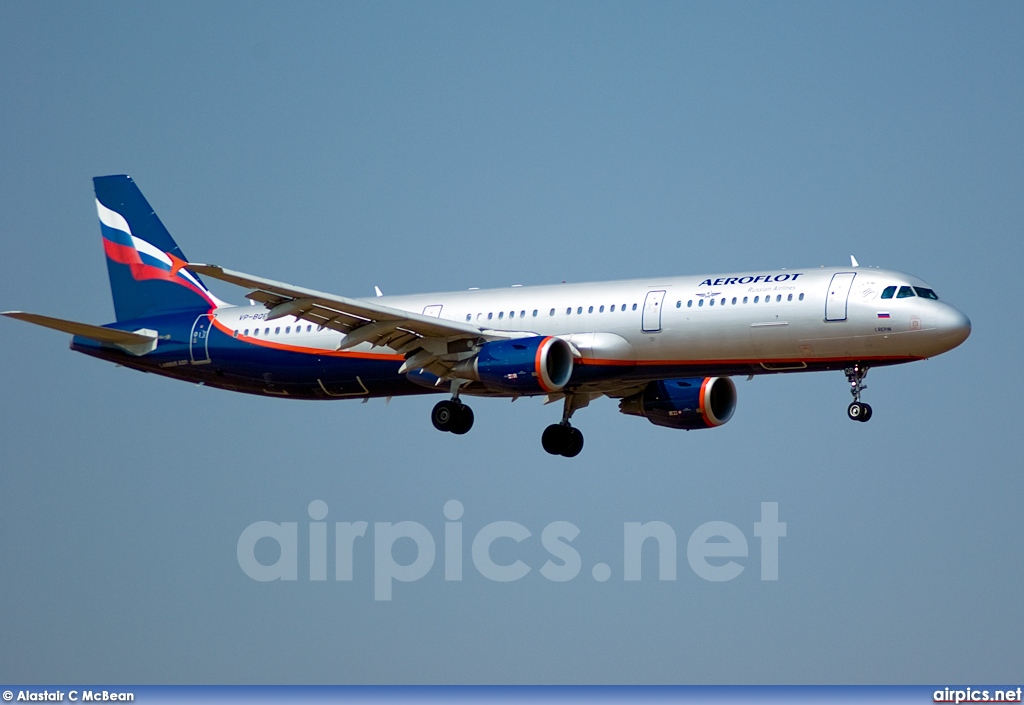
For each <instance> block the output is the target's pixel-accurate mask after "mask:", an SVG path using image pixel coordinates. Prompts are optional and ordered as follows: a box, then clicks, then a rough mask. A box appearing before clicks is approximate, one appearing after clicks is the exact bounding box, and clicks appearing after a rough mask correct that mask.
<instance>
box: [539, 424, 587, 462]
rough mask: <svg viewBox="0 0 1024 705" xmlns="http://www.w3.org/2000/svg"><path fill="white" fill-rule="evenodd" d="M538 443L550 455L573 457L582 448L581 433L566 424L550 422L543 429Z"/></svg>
mask: <svg viewBox="0 0 1024 705" xmlns="http://www.w3.org/2000/svg"><path fill="white" fill-rule="evenodd" d="M540 444H541V445H542V446H544V450H546V451H547V452H548V453H551V455H561V456H564V457H566V458H575V457H576V456H577V455H579V454H580V451H581V450H583V434H582V433H581V432H580V430H579V429H578V428H573V427H572V426H569V425H568V424H560V423H556V424H551V425H550V426H548V427H547V428H546V429H544V434H543V435H542V436H541V437H540Z"/></svg>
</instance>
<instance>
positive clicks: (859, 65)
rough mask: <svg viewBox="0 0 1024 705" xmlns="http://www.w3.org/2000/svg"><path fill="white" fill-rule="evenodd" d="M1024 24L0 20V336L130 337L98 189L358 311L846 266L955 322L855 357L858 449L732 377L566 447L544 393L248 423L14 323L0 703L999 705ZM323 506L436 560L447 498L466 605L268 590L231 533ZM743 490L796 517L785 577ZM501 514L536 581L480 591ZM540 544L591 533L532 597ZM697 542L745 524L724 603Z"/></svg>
mask: <svg viewBox="0 0 1024 705" xmlns="http://www.w3.org/2000/svg"><path fill="white" fill-rule="evenodd" d="M1022 34H1024V9H1022V6H1021V5H1020V4H1019V3H998V2H993V3H984V4H969V3H898V4H893V3H856V4H855V3H849V4H838V3H827V4H823V3H785V4H772V5H769V4H726V5H712V4H681V3H588V4H568V3H557V4H555V3H551V4H539V3H517V4H498V3H488V4H478V3H445V4H432V5H431V4H412V3H408V4H399V3H388V4H369V3H367V4H355V3H348V4H340V3H300V4H288V5H281V4H276V3H220V4H208V3H173V4H155V3H129V2H110V3H78V4H71V3H28V2H8V3H4V4H2V5H0V96H2V100H0V126H2V130H0V163H2V164H3V168H2V169H0V193H2V195H0V203H2V204H3V207H2V208H0V233H2V235H0V262H2V266H3V273H4V276H3V278H2V280H0V308H3V309H23V310H32V311H37V312H40V313H44V314H50V315H56V316H61V317H66V318H72V319H76V320H83V321H89V322H94V323H104V322H107V321H109V320H111V319H112V318H113V308H112V306H111V303H110V296H109V290H108V285H107V280H106V273H105V267H104V261H103V255H102V250H101V247H100V238H99V229H98V226H97V223H96V217H95V210H94V207H93V204H92V193H91V182H90V178H91V177H92V176H94V175H99V174H108V173H129V174H131V175H132V176H133V177H134V178H135V179H136V181H137V182H138V184H139V185H140V187H141V188H142V190H143V192H144V193H145V194H146V195H147V197H148V198H149V200H150V202H151V203H152V205H153V206H154V208H155V209H156V210H157V212H158V213H159V214H160V216H161V217H162V219H163V221H164V223H165V224H166V225H167V227H168V228H169V230H170V231H171V233H172V234H173V235H174V236H175V238H176V239H177V241H178V243H179V244H180V245H181V247H182V249H183V250H184V252H185V253H186V254H187V255H188V256H189V257H190V258H191V259H193V260H197V261H207V262H215V263H218V264H223V265H225V266H230V267H232V268H234V269H240V270H242V271H248V272H252V273H254V274H258V275H263V276H267V277H271V278H274V279H280V280H284V281H289V282H293V283H296V284H300V285H303V286H308V287H311V288H316V289H322V290H326V291H333V292H337V293H340V294H346V295H354V296H367V295H372V293H373V287H374V285H378V286H380V287H381V288H382V289H383V290H384V291H385V292H387V293H411V292H418V291H437V290H446V289H464V288H467V287H471V286H480V287H491V286H506V285H510V284H513V283H517V284H541V283H551V282H557V281H562V280H568V281H587V280H601V279H613V278H630V277H637V276H643V275H645V274H652V275H653V274H695V273H705V272H707V273H717V272H729V271H740V270H749V269H762V268H768V267H782V266H788V267H813V266H817V265H822V264H824V265H833V264H841V263H845V262H846V261H848V260H847V258H848V256H849V254H851V253H853V254H855V255H856V256H857V257H858V259H859V260H860V262H861V263H862V264H865V265H881V266H885V267H889V268H893V269H898V270H903V271H908V272H911V273H913V274H915V275H918V276H920V277H922V278H924V279H925V280H926V281H928V282H929V283H930V284H931V285H932V286H933V287H934V288H935V289H936V291H938V293H939V295H940V296H941V297H942V298H944V299H946V300H948V301H950V302H952V303H953V304H954V305H956V306H958V307H959V308H961V309H962V310H963V311H965V312H966V313H967V314H968V315H969V316H970V317H971V319H972V322H973V324H974V332H973V334H972V336H971V338H970V339H969V340H968V341H967V343H965V344H964V345H963V346H962V347H961V348H959V349H957V350H954V351H953V352H950V353H948V354H946V355H944V356H941V357H939V358H936V359H933V360H929V361H925V362H920V363H914V364H912V365H907V366H902V367H896V368H886V369H877V370H874V371H872V373H871V374H870V376H869V377H868V384H869V387H870V389H869V390H868V391H867V392H866V400H867V401H869V402H870V403H871V404H872V405H873V407H874V410H875V413H874V418H873V419H872V421H871V422H870V423H868V424H851V423H850V422H849V421H847V420H846V419H845V407H846V405H847V403H848V401H849V395H848V392H847V390H846V384H845V380H844V379H843V378H842V376H841V375H840V374H838V373H829V374H810V375H787V376H773V377H763V378H758V379H756V380H753V381H750V382H746V381H743V380H740V379H737V380H736V381H737V386H738V389H739V395H740V396H739V408H738V411H737V413H736V415H735V417H734V418H733V419H732V421H731V422H730V423H729V424H728V425H726V426H724V427H722V428H719V429H717V430H713V431H706V432H701V433H684V432H675V431H669V430H666V429H661V428H657V427H654V426H652V425H650V424H647V423H646V422H644V421H643V420H642V419H637V418H632V417H626V416H622V415H621V414H619V413H618V412H617V409H616V407H615V405H614V403H612V402H610V401H608V400H604V401H601V402H597V403H595V404H593V405H592V406H591V407H590V408H588V409H586V410H584V411H581V412H579V413H578V414H577V416H576V417H575V420H576V421H577V425H578V426H579V427H581V428H582V429H583V431H584V432H585V433H586V437H587V446H586V448H585V450H584V452H583V455H581V456H580V457H579V458H577V459H576V461H566V460H565V459H561V458H553V457H550V456H548V455H546V454H545V453H544V452H543V451H542V450H541V448H540V443H539V437H540V433H541V431H542V430H543V428H544V426H545V425H546V424H548V423H551V422H552V421H554V420H556V419H557V417H558V409H557V408H556V407H555V406H546V407H545V406H542V405H541V403H540V400H527V399H523V400H520V401H518V402H516V403H515V404H509V403H508V402H507V401H498V400H478V401H476V402H474V409H475V411H476V426H475V427H474V429H473V431H472V432H471V433H470V434H468V435H467V436H464V437H461V438H457V437H454V436H451V435H450V434H439V433H437V432H436V431H434V430H433V428H432V427H431V426H430V423H429V418H428V414H429V409H430V406H431V405H432V404H433V402H434V400H433V399H430V398H417V399H395V400H392V401H391V403H390V404H385V402H384V400H373V401H370V402H369V403H367V404H365V405H361V404H358V403H354V402H353V403H349V402H339V403H335V404H321V403H303V402H285V401H281V400H272V399H271V400H267V399H256V398H249V397H245V396H241V395H232V394H228V393H225V392H217V391H213V390H208V389H203V388H198V387H193V386H190V385H186V384H182V383H174V382H171V381H168V380H163V379H158V378H155V377H152V376H149V375H142V374H138V373H136V372H131V371H128V370H124V369H119V368H115V367H113V366H110V365H105V364H103V363H100V362H98V361H96V360H92V359H89V358H86V357H84V356H81V355H77V354H74V353H72V352H70V351H69V350H68V349H67V340H66V339H65V338H64V337H62V336H61V335H59V334H57V333H53V332H49V331H45V330H42V329H38V330H37V329H34V328H32V327H30V326H26V325H24V324H19V323H17V322H13V321H6V320H5V321H0V325H2V326H3V335H2V336H0V360H2V361H3V365H2V370H3V371H2V389H3V392H2V394H0V410H2V411H3V412H4V413H3V419H4V422H3V424H0V576H2V580H0V605H2V607H0V632H2V633H4V634H6V635H8V638H7V639H5V640H4V641H3V644H2V645H0V681H4V682H14V681H39V682H71V681H89V682H101V681H108V682H139V683H175V682H204V683H205V682H228V683H248V682H318V683H319V682H323V683H354V682H358V683H426V682H458V683H462V682H473V683H477V682H487V683H494V682H496V683H510V682H514V683H519V682H525V683H532V682H543V683H563V682H566V683H606V682H614V683H634V682H635V683H644V682H658V683H719V682H722V683H733V682H735V683H801V682H814V683H859V682H885V683H890V682H892V683H903V682H907V683H920V682H943V683H946V682H958V681H964V682H967V681H971V682H981V681H1001V680H1007V679H1013V678H1018V677H1019V673H1020V671H1019V666H1020V660H1021V647H1020V633H1021V630H1022V627H1024V622H1022V614H1024V612H1022V611H1021V609H1020V584H1021V580H1022V578H1024V559H1022V556H1024V551H1022V550H1021V549H1022V539H1024V520H1022V512H1021V506H1022V502H1024V479H1022V475H1021V472H1020V458H1021V451H1022V446H1021V434H1020V431H1019V428H1020V426H1021V422H1022V420H1024V418H1022V413H1021V411H1020V408H1021V405H1020V399H1021V398H1022V392H1024V390H1022V383H1021V377H1020V374H1019V371H1018V367H1019V362H1020V359H1021V353H1020V350H1021V345H1022V342H1024V341H1022V340H1021V329H1020V313H1019V306H1018V305H1017V301H1016V299H1017V296H1016V294H1015V293H1014V292H1015V287H1016V286H1017V285H1018V284H1019V282H1020V274H1019V271H1018V269H1019V266H1020V261H1021V254H1022V252H1021V250H1022V247H1021V244H1020V243H1021V240H1020V232H1021V231H1022V226H1024V189H1022V186H1024V173H1022V166H1024V160H1022V156H1024V154H1022V148H1024V145H1022V140H1024V131H1022V128H1021V126H1022V125H1024V90H1022V89H1024V36H1022ZM214 288H215V289H216V291H217V292H218V294H219V295H220V296H222V297H223V298H225V299H228V300H230V301H240V300H241V295H242V293H243V292H242V291H240V290H235V289H231V288H230V287H226V286H216V283H214ZM317 499H319V500H323V501H324V502H326V503H327V505H328V507H329V513H328V516H327V518H326V521H328V522H330V523H333V522H339V521H367V522H369V523H370V525H371V527H372V525H373V523H374V522H398V521H415V522H419V523H421V524H423V525H424V526H426V527H427V528H428V529H429V530H430V531H431V532H432V533H433V536H434V537H435V540H437V541H438V545H439V546H440V545H441V543H440V542H441V541H442V536H443V530H444V529H443V525H444V521H445V519H444V515H443V513H442V508H443V506H444V504H445V502H447V501H448V500H451V499H457V500H459V501H460V502H461V503H462V504H463V506H464V508H465V513H464V515H463V517H462V523H463V528H464V531H465V534H466V536H467V549H466V550H467V559H466V560H467V569H466V574H465V578H464V580H463V581H461V582H457V583H455V582H446V581H445V580H444V579H443V578H444V573H443V566H442V565H441V563H440V561H439V562H437V563H436V564H435V565H434V567H433V569H432V570H431V571H430V572H429V573H428V574H427V575H426V576H425V577H424V578H423V579H421V580H419V581H417V582H413V583H408V584H397V585H396V586H395V592H394V599H393V600H391V601H390V602H379V601H375V600H374V599H373V595H374V581H373V567H374V566H373V553H372V539H371V540H370V541H368V542H367V543H366V544H358V545H359V546H361V548H357V552H356V555H355V558H354V566H355V576H354V580H353V581H351V582H350V583H340V582H335V581H333V580H329V581H327V582H324V583H314V582H310V581H309V580H303V579H301V576H302V573H303V571H304V570H306V565H307V564H306V563H303V562H301V561H300V566H299V574H300V579H299V580H297V581H295V582H287V583H286V582H274V583H259V582H256V581H253V580H250V579H249V578H248V577H246V575H245V574H244V572H243V571H242V570H241V569H240V567H239V565H238V563H237V560H236V557H235V551H236V543H237V540H238V537H239V535H240V534H241V533H242V531H243V530H244V529H245V528H246V527H247V526H248V525H250V524H251V523H253V522H256V521H261V520H268V521H273V522H298V523H299V527H300V529H302V530H305V529H304V527H305V526H306V525H307V524H308V521H309V517H308V515H307V513H306V510H307V506H308V504H309V503H310V502H311V501H313V500H317ZM761 502H778V503H779V515H780V519H781V520H782V521H785V522H787V532H788V533H787V536H786V537H785V538H784V539H782V540H781V542H780V564H779V580H778V581H776V582H769V581H761V580H760V579H759V571H758V560H757V556H758V553H757V552H756V550H755V549H756V546H757V543H756V541H755V539H754V536H753V523H754V522H755V521H757V520H758V519H759V516H760V504H761ZM499 520H509V521H515V522H518V523H520V524H522V525H524V526H526V527H528V528H529V529H530V531H531V532H532V537H531V538H530V539H528V540H526V541H524V542H523V543H522V544H519V545H518V546H515V545H513V544H511V542H509V543H508V544H502V545H501V548H500V549H499V548H498V547H497V545H496V549H495V556H496V558H502V559H503V560H508V561H509V562H511V561H512V560H515V559H516V558H520V559H522V560H524V562H526V563H527V564H529V565H530V566H531V568H532V571H531V572H530V574H528V575H527V576H526V577H525V578H523V579H522V580H519V581H515V582H511V583H495V582H491V581H488V580H486V579H485V578H483V577H482V576H481V575H480V574H479V573H477V572H476V571H474V570H472V569H471V568H470V567H469V566H470V563H469V559H468V550H469V548H468V543H469V540H470V539H471V537H472V536H473V535H474V534H475V533H476V532H477V531H478V530H479V529H480V528H481V527H482V526H483V525H485V524H488V523H490V522H494V521H499ZM654 520H657V521H663V522H665V523H667V524H669V525H670V526H672V527H673V528H674V530H675V532H676V534H677V536H678V538H679V575H678V578H677V580H675V581H665V582H660V581H658V580H657V570H656V562H655V555H654V553H653V551H652V552H649V553H645V554H644V561H645V564H644V575H643V580H641V581H639V582H625V581H624V580H623V579H622V567H623V565H622V564H623V556H622V552H623V538H622V537H623V525H624V523H626V522H634V521H644V522H646V521H654ZM553 521H567V522H571V523H573V524H574V525H575V526H577V527H578V528H579V530H580V535H579V537H578V538H577V539H576V540H575V541H574V545H575V546H576V548H577V549H578V551H579V553H580V555H581V556H582V562H583V569H582V571H581V573H580V574H579V576H577V577H576V578H575V579H573V580H571V581H568V582H565V583H554V582H551V581H549V580H546V579H545V578H543V577H542V576H541V575H540V573H539V568H540V566H541V565H542V564H543V563H544V560H545V559H546V558H547V554H546V552H545V551H544V550H543V548H542V547H541V544H540V534H541V531H542V530H543V528H544V527H545V526H546V525H547V524H549V523H551V522H553ZM708 521H726V522H730V523H732V524H734V525H736V526H737V527H739V528H740V529H741V530H742V531H743V532H744V533H745V535H746V538H747V541H748V542H749V544H750V548H751V553H750V556H749V557H748V558H746V559H743V560H741V561H740V562H741V563H742V564H743V565H744V566H745V569H744V571H743V573H741V574H740V576H739V577H737V578H736V579H735V580H732V581H729V582H725V583H711V582H707V581H704V580H702V579H701V578H699V577H698V576H697V575H696V574H695V573H694V572H693V571H691V570H690V569H689V568H688V567H687V562H686V542H687V538H688V537H689V536H690V534H691V533H692V532H693V531H694V530H695V529H696V528H697V527H698V526H700V525H701V524H703V523H705V522H708ZM300 533H301V532H300ZM371 533H372V530H371ZM368 535H369V534H368ZM406 548H408V546H406ZM304 550H305V544H301V545H300V559H303V557H302V554H301V551H304ZM403 550H404V549H402V548H401V547H399V546H396V554H395V555H396V557H399V558H401V557H402V551H403ZM410 558H411V553H409V552H406V555H405V558H404V559H403V560H410ZM303 560H304V559H303ZM598 562H603V563H607V564H609V565H610V566H611V569H612V577H611V579H609V580H608V581H607V582H597V581H595V580H594V579H593V578H592V577H591V568H592V566H593V565H594V564H596V563H598Z"/></svg>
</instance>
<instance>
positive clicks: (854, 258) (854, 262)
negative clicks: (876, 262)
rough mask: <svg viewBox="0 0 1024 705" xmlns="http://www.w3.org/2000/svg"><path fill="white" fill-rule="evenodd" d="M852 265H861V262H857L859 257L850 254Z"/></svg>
mask: <svg viewBox="0 0 1024 705" xmlns="http://www.w3.org/2000/svg"><path fill="white" fill-rule="evenodd" d="M850 266H851V267H859V266H860V263H859V262H857V258H856V257H854V256H853V255H850Z"/></svg>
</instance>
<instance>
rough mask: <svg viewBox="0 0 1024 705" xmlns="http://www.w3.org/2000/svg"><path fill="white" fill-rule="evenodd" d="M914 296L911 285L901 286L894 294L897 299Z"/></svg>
mask: <svg viewBox="0 0 1024 705" xmlns="http://www.w3.org/2000/svg"><path fill="white" fill-rule="evenodd" d="M912 296H914V288H913V287H911V286H901V287H900V290H899V293H897V294H896V298H897V299H909V298H910V297H912Z"/></svg>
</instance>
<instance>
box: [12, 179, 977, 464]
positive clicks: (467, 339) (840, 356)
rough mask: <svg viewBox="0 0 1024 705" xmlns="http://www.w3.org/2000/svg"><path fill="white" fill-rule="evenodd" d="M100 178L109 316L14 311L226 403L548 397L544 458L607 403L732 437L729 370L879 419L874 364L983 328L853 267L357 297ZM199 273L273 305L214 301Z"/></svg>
mask: <svg viewBox="0 0 1024 705" xmlns="http://www.w3.org/2000/svg"><path fill="white" fill-rule="evenodd" d="M93 183H94V186H95V192H96V212H97V214H98V215H99V220H100V230H101V232H102V235H103V249H104V252H105V253H106V256H107V270H108V274H109V276H110V288H111V294H112V296H113V300H114V310H115V317H116V321H115V322H114V323H109V324H107V325H103V326H98V325H93V324H89V323H80V322H76V321H68V320H65V319H60V318H54V317H51V316H43V315H39V314H34V313H24V312H21V311H7V312H5V313H4V315H5V316H8V317H10V318H16V319H19V320H23V321H26V322H29V323H34V324H36V325H40V326H44V327H47V328H52V329H55V330H59V331H63V332H65V333H70V334H71V335H72V336H74V337H73V339H72V342H71V347H72V349H73V350H76V351H78V352H82V353H85V354H87V355H91V356H93V357H97V358H100V359H103V360H107V361H110V362H114V363H117V364H119V365H123V366H125V367H129V368H133V369H137V370H142V371H145V372H152V373H156V374H159V375H163V376H165V377H170V378H173V379H179V380H184V381H188V382H193V383H200V384H203V385H206V386H210V387H216V388H219V389H224V390H230V391H236V392H244V393H247V394H258V395H262V396H270V397H279V398H286V399H324V400H329V399H353V398H361V399H366V398H369V397H392V396H402V395H412V394H443V395H445V396H447V397H448V398H446V399H444V400H442V401H440V402H438V403H437V405H436V406H435V407H434V409H433V412H432V414H431V422H432V423H433V425H434V427H435V428H437V429H438V430H440V431H446V432H450V433H454V434H458V435H461V434H463V433H466V432H468V431H469V430H470V428H471V427H472V425H473V419H474V415H473V412H472V410H471V409H470V407H469V406H467V405H466V404H465V399H466V398H467V397H504V398H510V399H516V398H518V397H520V396H540V397H544V398H545V399H546V400H547V401H548V402H561V419H560V420H559V421H557V422H556V423H553V424H551V425H549V426H548V427H547V428H546V429H545V430H544V433H543V434H542V436H541V444H542V445H543V447H544V450H546V451H547V452H548V453H551V454H552V455H560V456H565V457H573V456H575V455H578V454H579V453H580V451H581V450H582V448H583V434H582V433H581V432H580V430H579V429H578V428H576V427H575V426H573V425H572V423H571V419H572V417H573V415H574V414H575V413H576V412H577V411H579V410H580V409H583V408H584V407H586V406H588V405H589V404H590V402H591V401H593V400H595V399H598V398H600V397H610V398H612V399H615V400H618V402H619V411H621V412H622V413H624V414H627V415H630V416H640V417H643V418H646V419H647V420H648V421H650V422H651V423H653V424H656V425H658V426H662V427H667V428H672V429H683V430H694V429H702V428H714V427H717V426H721V425H724V424H725V423H726V422H728V421H729V419H730V418H732V416H733V412H734V411H735V410H736V403H737V391H736V387H735V385H734V384H733V383H732V381H731V380H730V379H729V377H730V376H733V375H759V374H778V373H789V372H810V371H826V370H836V371H842V372H843V374H844V375H845V377H846V381H847V384H848V385H849V389H850V392H851V394H852V395H853V402H852V403H851V404H850V405H849V406H848V407H847V415H848V417H849V418H850V419H852V420H855V421H867V420H868V419H869V418H871V407H870V406H868V405H867V404H865V403H863V402H862V401H861V393H862V392H863V390H864V388H865V385H864V378H865V376H866V375H867V372H868V370H869V369H870V368H871V367H876V366H881V365H896V364H901V363H906V362H913V361H915V360H921V359H924V358H928V357H932V356H934V355H939V354H942V353H944V352H946V351H948V350H952V349H953V348H955V347H957V346H958V345H960V344H961V343H962V342H964V341H965V340H966V339H967V337H968V336H969V335H970V331H971V323H970V321H969V320H968V319H967V316H965V315H964V314H963V313H961V312H960V311H958V310H957V309H956V308H954V307H953V306H951V305H949V304H948V303H946V302H945V301H940V300H939V297H938V295H937V294H936V293H935V291H934V289H932V288H931V287H930V286H928V285H927V284H926V283H925V282H923V281H921V280H920V279H918V278H917V277H914V276H911V275H909V274H904V273H902V272H897V271H893V270H885V269H878V268H871V267H860V266H859V265H858V263H857V261H856V259H854V258H852V257H851V262H850V266H849V267H821V268H817V269H808V270H793V269H787V270H780V271H768V272H765V271H763V270H762V271H758V272H739V273H735V274H731V275H725V274H714V275H707V274H704V275H699V276H669V277H665V276H659V277H655V278H646V279H633V280H627V281H608V282H594V283H587V284H556V285H552V286H535V287H512V288H510V289H490V290H478V289H470V290H469V291H455V292H442V293H433V294H419V295H410V296H380V295H377V296H372V297H366V298H350V297H346V296H339V295H337V294H330V293H326V292H321V291H315V290H312V289H306V288H303V287H299V286H294V285H291V284H286V283H283V282H279V281H274V280H272V279H265V278H263V277H257V276H254V275H250V274H244V273H241V272H235V271H231V270H229V269H225V268H223V267H219V266H215V265H208V264H196V263H190V262H189V261H188V260H187V258H186V257H185V255H184V253H183V252H182V251H181V249H180V248H179V247H178V245H177V243H176V242H175V241H174V239H173V238H172V237H171V235H170V233H168V232H167V229H166V228H165V227H164V225H163V223H162V222H161V221H160V218H158V217H157V215H156V213H155V212H154V211H153V209H152V208H151V207H150V205H149V202H148V201H147V200H146V198H145V197H144V196H143V195H142V192H141V191H139V189H138V187H137V186H136V185H135V182H134V181H132V179H131V178H129V177H128V176H123V175H117V176H100V177H97V178H95V179H94V180H93ZM200 275H203V276H206V277H209V278H212V279H219V280H222V281H224V282H228V283H230V284H233V285H236V286H241V287H244V288H245V289H247V290H248V293H247V294H246V298H248V299H249V300H250V302H251V303H255V304H261V306H252V305H247V306H234V305H230V304H227V303H225V302H223V301H221V300H220V299H218V298H217V297H216V296H214V295H213V293H212V292H210V290H209V289H208V288H207V287H206V285H205V284H204V283H203V281H202V279H200ZM701 287H704V288H703V289H702V288H701ZM708 287H711V288H713V289H714V291H713V292H709V291H707V288H708ZM897 292H898V293H897ZM883 306H884V307H885V309H886V310H882V311H880V310H879V309H880V308H882V307H883ZM879 319H882V320H883V321H884V325H880V320H879Z"/></svg>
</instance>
